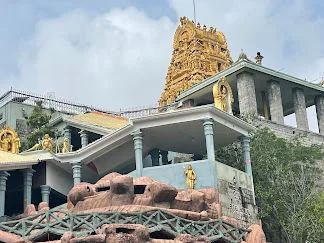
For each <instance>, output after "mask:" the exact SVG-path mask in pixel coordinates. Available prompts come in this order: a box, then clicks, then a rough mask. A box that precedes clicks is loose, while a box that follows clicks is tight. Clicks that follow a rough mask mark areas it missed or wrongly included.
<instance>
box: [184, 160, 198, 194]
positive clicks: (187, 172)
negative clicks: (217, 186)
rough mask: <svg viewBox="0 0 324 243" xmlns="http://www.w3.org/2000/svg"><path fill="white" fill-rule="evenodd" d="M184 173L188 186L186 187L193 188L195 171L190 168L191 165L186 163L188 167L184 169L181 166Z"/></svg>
mask: <svg viewBox="0 0 324 243" xmlns="http://www.w3.org/2000/svg"><path fill="white" fill-rule="evenodd" d="M183 169H184V173H185V176H186V178H187V179H186V184H187V186H188V189H194V187H195V185H196V184H197V176H196V173H195V171H194V170H193V169H192V166H191V165H188V169H187V170H186V169H185V167H183Z"/></svg>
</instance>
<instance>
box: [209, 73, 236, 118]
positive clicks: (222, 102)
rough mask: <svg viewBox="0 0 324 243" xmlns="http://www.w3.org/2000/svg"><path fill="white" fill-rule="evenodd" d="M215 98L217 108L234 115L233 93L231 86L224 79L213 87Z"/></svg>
mask: <svg viewBox="0 0 324 243" xmlns="http://www.w3.org/2000/svg"><path fill="white" fill-rule="evenodd" d="M213 96H214V104H215V107H216V108H218V109H221V110H222V111H225V112H228V113H230V114H232V104H233V101H234V99H233V93H232V89H231V86H230V85H229V84H228V83H227V81H226V78H225V77H223V78H221V79H220V80H218V82H217V83H215V84H214V86H213Z"/></svg>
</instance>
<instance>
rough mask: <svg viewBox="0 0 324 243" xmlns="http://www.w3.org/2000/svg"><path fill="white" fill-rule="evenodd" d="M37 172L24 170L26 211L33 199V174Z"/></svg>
mask: <svg viewBox="0 0 324 243" xmlns="http://www.w3.org/2000/svg"><path fill="white" fill-rule="evenodd" d="M34 172H35V170H33V169H30V168H28V169H24V170H23V174H24V209H25V208H26V207H27V205H29V204H31V197H32V185H33V173H34Z"/></svg>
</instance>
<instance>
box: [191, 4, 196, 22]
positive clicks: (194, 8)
mask: <svg viewBox="0 0 324 243" xmlns="http://www.w3.org/2000/svg"><path fill="white" fill-rule="evenodd" d="M192 4H193V10H194V21H195V24H197V22H196V5H195V0H192Z"/></svg>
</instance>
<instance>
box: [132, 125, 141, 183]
mask: <svg viewBox="0 0 324 243" xmlns="http://www.w3.org/2000/svg"><path fill="white" fill-rule="evenodd" d="M133 140H134V150H135V162H136V176H137V177H141V176H142V174H143V136H142V133H141V131H140V130H138V131H136V132H134V133H133Z"/></svg>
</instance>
